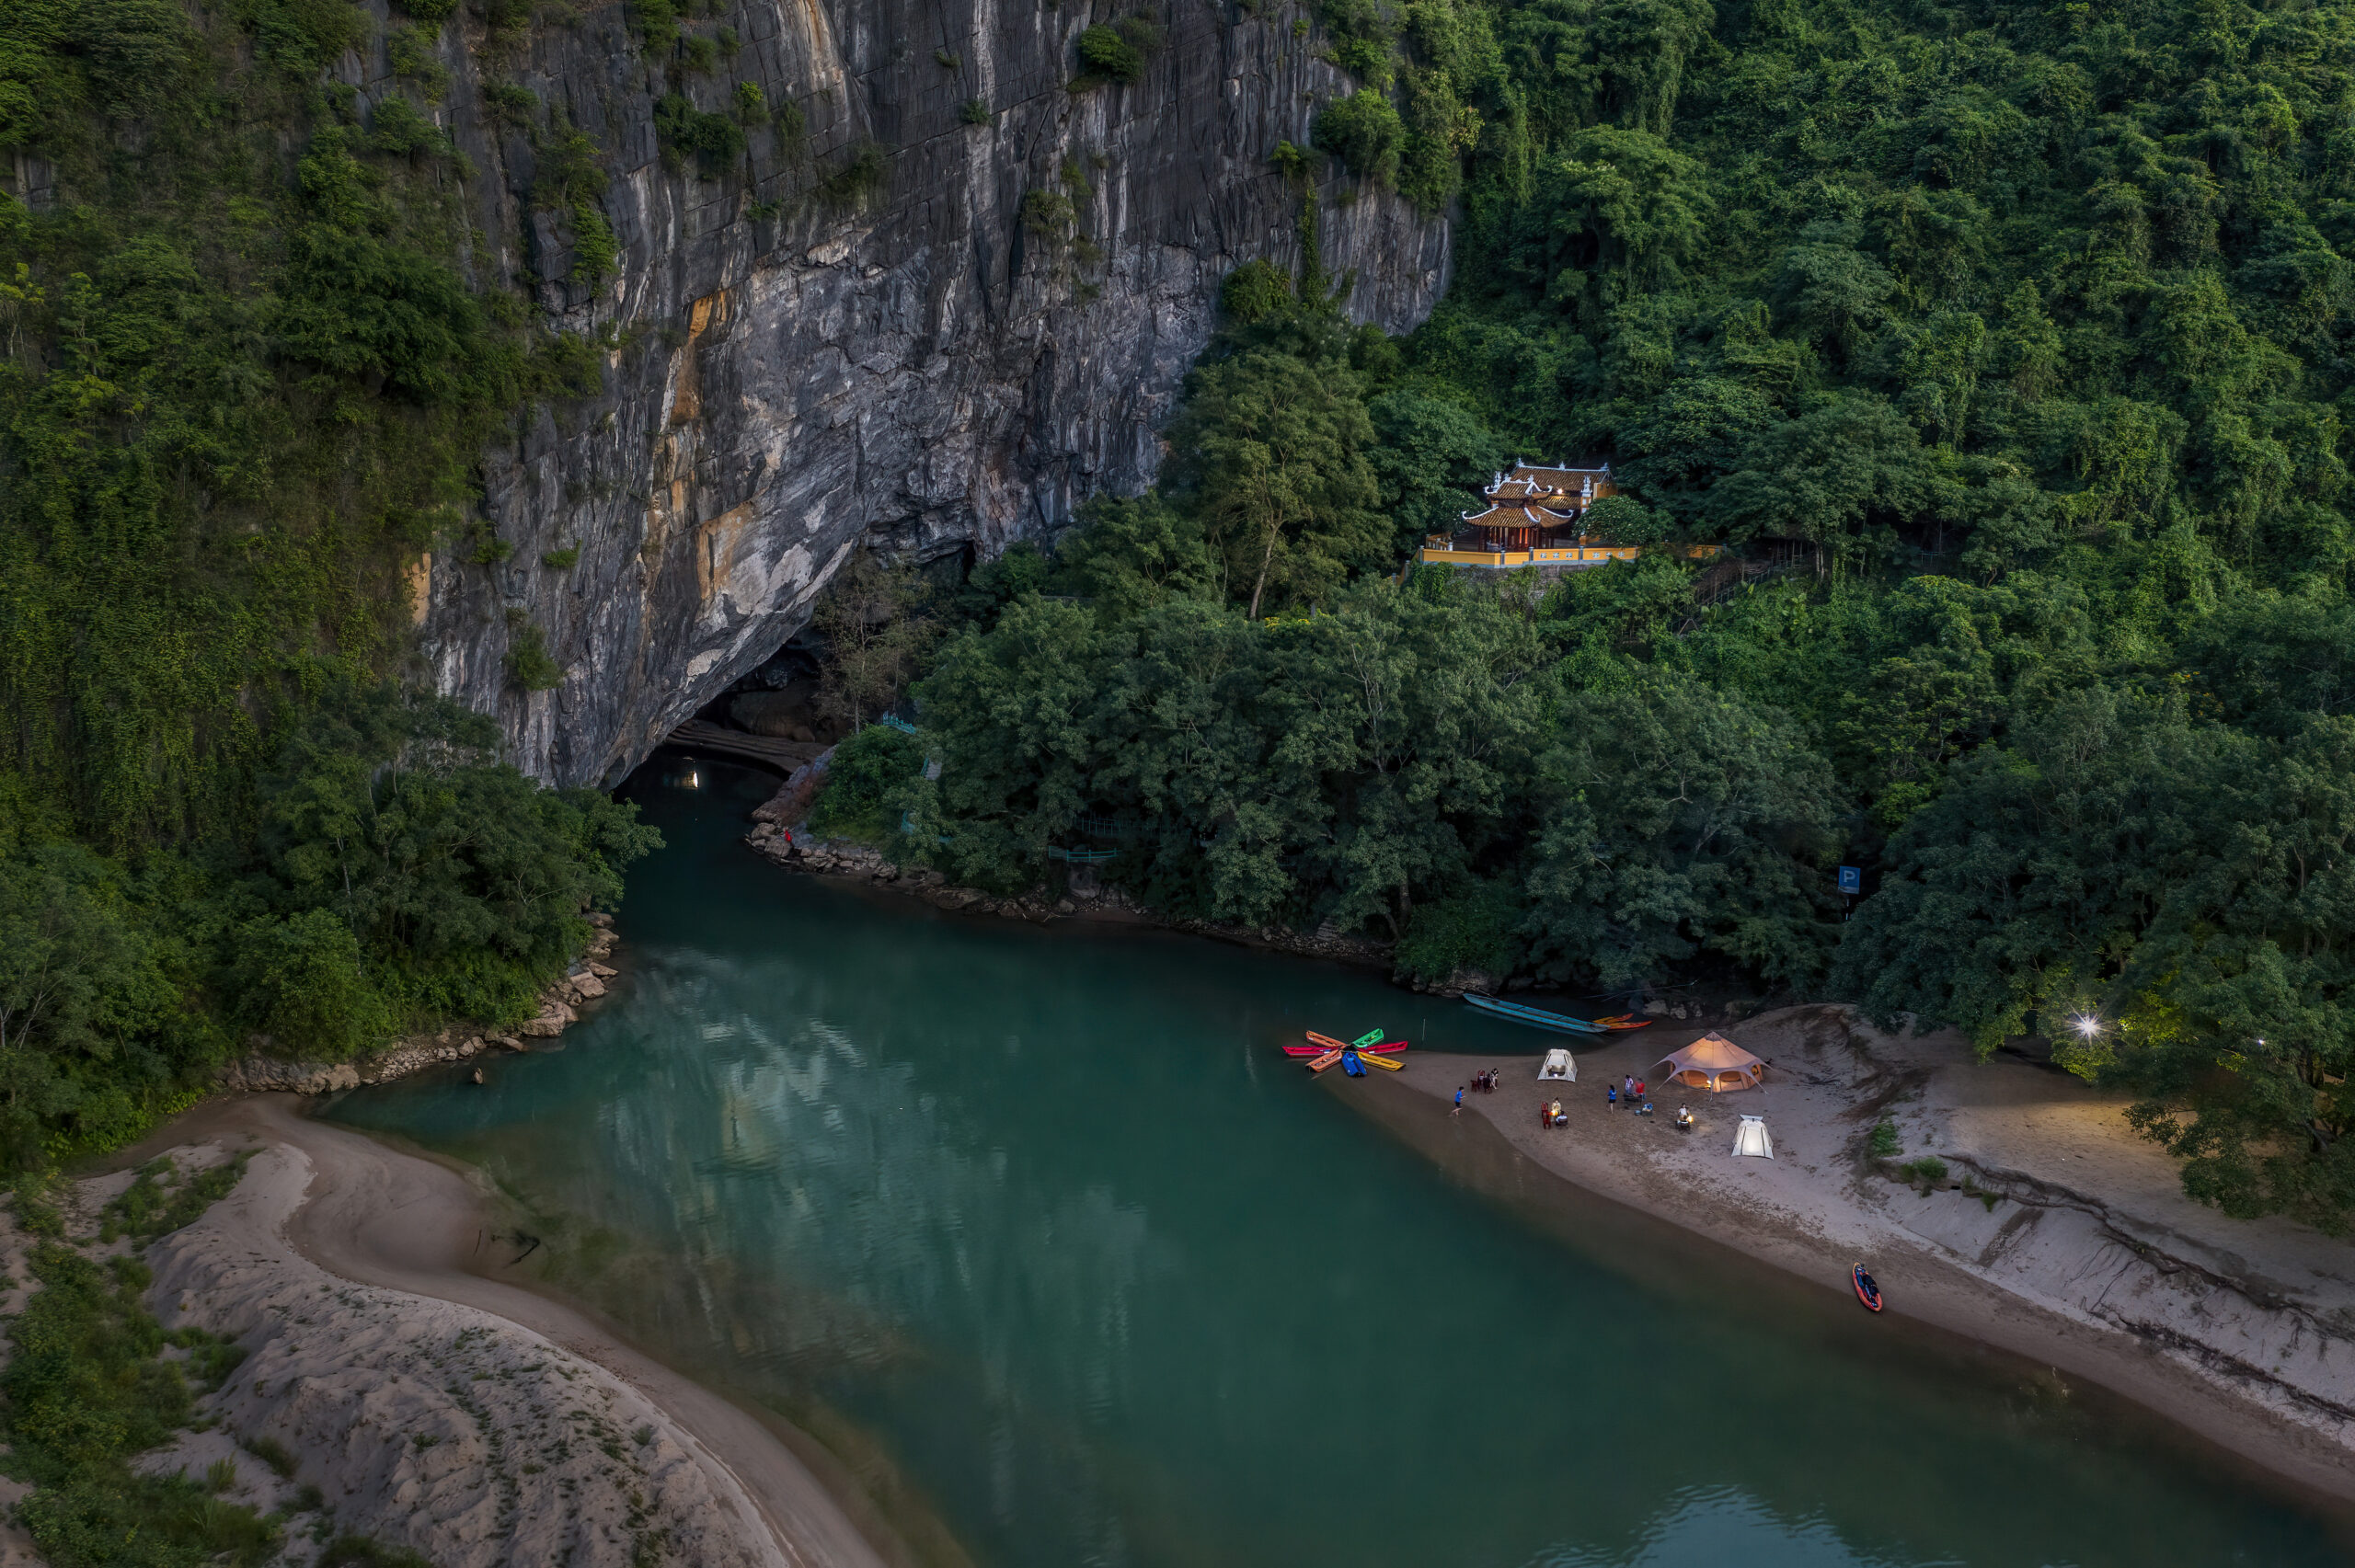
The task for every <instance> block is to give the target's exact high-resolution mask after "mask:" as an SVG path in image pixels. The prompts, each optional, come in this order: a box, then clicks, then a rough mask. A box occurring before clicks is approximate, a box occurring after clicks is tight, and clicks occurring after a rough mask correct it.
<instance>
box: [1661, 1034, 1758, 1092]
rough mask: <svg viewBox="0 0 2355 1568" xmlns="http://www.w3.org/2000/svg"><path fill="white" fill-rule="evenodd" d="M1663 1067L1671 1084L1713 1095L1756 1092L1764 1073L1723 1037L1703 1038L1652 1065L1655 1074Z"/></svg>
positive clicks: (1756, 1061) (1749, 1055) (1754, 1059)
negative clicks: (1724, 1091) (1731, 1090)
mask: <svg viewBox="0 0 2355 1568" xmlns="http://www.w3.org/2000/svg"><path fill="white" fill-rule="evenodd" d="M1663 1067H1665V1068H1667V1069H1668V1076H1669V1078H1670V1079H1671V1081H1672V1082H1678V1083H1683V1084H1687V1085H1689V1086H1691V1087H1692V1088H1694V1089H1706V1090H1707V1091H1709V1093H1712V1094H1715V1093H1718V1092H1719V1091H1721V1090H1727V1089H1755V1088H1757V1087H1758V1079H1759V1075H1760V1074H1761V1073H1763V1072H1764V1071H1765V1070H1766V1064H1765V1063H1764V1062H1763V1061H1760V1060H1759V1059H1757V1058H1756V1057H1754V1056H1752V1055H1751V1054H1750V1053H1749V1052H1748V1051H1746V1050H1743V1049H1742V1048H1741V1047H1740V1046H1737V1045H1735V1044H1734V1043H1733V1042H1732V1041H1731V1040H1729V1039H1727V1038H1726V1037H1725V1036H1723V1035H1704V1036H1701V1037H1700V1038H1699V1039H1697V1040H1695V1041H1694V1042H1693V1043H1692V1044H1691V1045H1689V1046H1687V1047H1684V1048H1683V1050H1681V1051H1671V1052H1670V1053H1669V1054H1668V1055H1667V1056H1664V1057H1662V1058H1660V1060H1658V1061H1656V1062H1654V1063H1653V1064H1652V1070H1654V1071H1658V1070H1660V1069H1661V1068H1663Z"/></svg>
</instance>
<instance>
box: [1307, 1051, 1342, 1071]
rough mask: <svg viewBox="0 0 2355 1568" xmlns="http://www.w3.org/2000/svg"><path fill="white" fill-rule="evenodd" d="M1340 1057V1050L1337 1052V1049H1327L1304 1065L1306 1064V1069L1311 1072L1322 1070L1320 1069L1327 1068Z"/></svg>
mask: <svg viewBox="0 0 2355 1568" xmlns="http://www.w3.org/2000/svg"><path fill="white" fill-rule="evenodd" d="M1340 1059H1341V1053H1340V1052H1338V1051H1327V1052H1326V1053H1325V1054H1324V1055H1323V1056H1320V1057H1317V1058H1316V1059H1314V1060H1313V1061H1310V1062H1308V1063H1307V1064H1306V1065H1307V1068H1308V1070H1309V1071H1311V1072H1322V1071H1324V1070H1326V1069H1327V1068H1328V1067H1331V1066H1332V1065H1333V1064H1334V1063H1336V1062H1338V1061H1339V1060H1340Z"/></svg>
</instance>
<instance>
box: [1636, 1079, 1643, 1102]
mask: <svg viewBox="0 0 2355 1568" xmlns="http://www.w3.org/2000/svg"><path fill="white" fill-rule="evenodd" d="M1643 1097H1644V1081H1643V1080H1642V1079H1640V1078H1638V1079H1637V1080H1636V1098H1637V1099H1638V1100H1640V1099H1642V1098H1643Z"/></svg>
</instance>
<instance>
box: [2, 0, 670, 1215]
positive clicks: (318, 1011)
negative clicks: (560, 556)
mask: <svg viewBox="0 0 2355 1568" xmlns="http://www.w3.org/2000/svg"><path fill="white" fill-rule="evenodd" d="M410 11H411V14H412V15H419V12H418V9H417V7H414V6H412V7H410ZM0 16H5V17H6V21H5V24H0V38H5V40H6V42H5V44H0V147H5V148H6V149H7V150H8V151H9V153H10V154H11V155H12V156H13V157H14V158H15V159H16V160H17V164H16V166H17V169H18V170H19V171H22V173H23V177H25V178H26V179H28V180H29V181H30V182H31V186H33V187H39V188H40V189H39V191H38V197H39V199H38V200H32V201H29V202H28V201H22V200H17V199H15V198H14V197H12V196H7V195H0V328H5V335H4V336H0V585H5V586H0V704H5V711H6V715H7V731H6V743H5V747H0V1168H12V1167H15V1166H18V1165H22V1164H27V1163H35V1162H40V1161H41V1160H43V1159H44V1158H47V1157H50V1156H52V1155H54V1154H57V1153H59V1152H63V1151H64V1150H70V1149H73V1148H76V1147H87V1146H92V1145H100V1144H105V1143H109V1142H112V1141H116V1140H119V1139H122V1138H124V1137H127V1136H131V1135H132V1134H134V1133H136V1132H137V1131H138V1130H140V1129H141V1128H142V1127H144V1126H145V1125H147V1124H148V1123H149V1122H150V1121H152V1120H153V1118H154V1117H155V1116H156V1115H158V1114H160V1113H161V1112H163V1111H165V1110H167V1109H169V1108H171V1107H172V1106H174V1105H176V1104H180V1103H183V1102H184V1101H185V1100H186V1099H187V1098H188V1097H189V1096H190V1095H191V1094H192V1093H194V1092H196V1091H197V1090H198V1089H200V1088H201V1085H203V1084H204V1083H205V1082H207V1081H208V1078H209V1075H210V1072H211V1070H212V1069H213V1066H214V1065H215V1064H217V1063H218V1062H219V1061H220V1060H221V1059H223V1058H224V1056H225V1055H228V1054H230V1053H232V1052H235V1051H241V1050H243V1049H245V1048H247V1045H248V1043H249V1042H252V1041H253V1040H254V1039H255V1037H256V1036H260V1037H262V1038H263V1039H264V1040H265V1041H267V1042H274V1043H275V1045H276V1047H278V1048H281V1049H284V1050H287V1051H289V1052H293V1053H300V1054H305V1055H308V1054H319V1055H330V1056H331V1055H341V1054H348V1053H349V1052H350V1051H352V1050H355V1049H359V1048H362V1047H366V1046H370V1045H373V1044H376V1043H378V1042H380V1041H382V1040H383V1039H384V1038H385V1036H387V1035H388V1034H389V1033H391V1032H392V1031H393V1030H395V1029H396V1028H399V1027H402V1026H404V1025H408V1024H417V1023H422V1022H427V1021H431V1020H433V1019H436V1018H438V1017H442V1016H451V1015H455V1016H460V1017H470V1018H477V1019H482V1020H486V1021H489V1020H500V1019H509V1018H512V1017H514V1016H515V1015H517V1014H518V1013H519V1012H524V1011H527V1008H528V1001H529V999H530V997H531V995H532V993H533V991H534V990H535V989H536V987H537V986H538V985H539V984H540V983H542V982H544V981H545V980H546V979H548V978H550V977H551V976H552V975H553V974H554V973H557V972H560V970H561V968H562V967H563V965H564V964H565V962H566V961H567V959H568V958H569V956H570V954H571V953H572V952H573V951H576V950H577V948H578V944H579V943H580V941H581V940H582V939H583V935H584V933H585V931H586V927H585V925H584V924H583V923H582V922H581V921H580V911H581V910H582V909H583V908H584V907H585V905H586V903H587V902H588V901H590V900H597V899H603V900H608V901H609V900H611V899H612V898H615V897H616V896H617V895H618V892H619V883H618V880H617V877H616V876H615V873H616V871H617V870H618V868H619V867H620V865H622V864H626V862H627V860H628V859H630V858H631V857H632V856H633V855H635V854H637V853H642V851H643V849H644V847H645V845H646V843H647V841H648V840H649V834H647V833H646V832H645V831H644V830H640V829H638V828H637V827H636V826H635V825H634V822H633V821H632V818H631V812H630V811H629V810H628V809H627V808H622V807H615V806H613V805H612V804H611V803H610V802H607V801H605V800H603V798H602V797H599V796H594V795H587V794H583V793H574V794H570V795H554V794H551V793H549V792H546V791H544V790H540V789H538V788H536V787H535V786H534V785H533V784H530V782H529V781H527V780H525V779H523V777H522V776H521V775H520V774H518V773H515V771H514V770H513V769H512V768H510V767H507V766H505V765H503V764H502V763H500V761H498V758H497V756H496V732H495V729H494V728H493V727H492V726H491V725H490V724H489V722H488V720H486V719H483V718H480V717H478V716H476V715H465V714H459V713H455V712H452V711H449V710H448V709H447V708H446V706H445V705H442V704H433V703H430V702H424V701H421V700H419V699H416V698H413V697H409V696H405V695H403V694H401V692H400V688H399V685H398V679H399V677H400V676H402V675H403V674H404V673H405V672H406V669H405V663H404V660H405V658H406V657H407V652H408V626H409V615H408V591H407V588H406V584H405V579H404V572H405V569H406V568H407V567H408V566H409V565H410V564H411V563H413V562H414V561H415V559H416V558H417V556H418V554H419V552H420V551H421V550H424V549H426V548H428V547H429V546H431V547H435V548H438V549H439V550H440V551H441V552H442V554H443V555H444V556H445V558H447V557H454V556H470V557H472V559H473V560H474V561H475V562H477V563H479V564H482V565H495V564H496V563H497V562H498V561H499V560H500V558H502V556H503V555H504V547H503V546H502V545H501V544H500V542H499V541H498V540H496V539H495V538H493V537H490V536H489V535H488V532H487V531H485V530H484V528H483V527H482V525H481V524H480V522H479V521H478V512H477V509H476V506H475V501H474V492H475V490H476V489H477V472H476V471H477V463H478V462H479V457H480V453H481V452H482V450H483V448H484V446H485V445H486V443H488V441H490V440H491V439H492V438H493V437H494V436H496V435H497V433H498V432H499V430H500V428H501V425H502V422H503V421H504V420H506V419H508V418H511V416H512V415H513V413H514V412H515V411H516V410H517V409H518V408H520V407H522V406H525V405H527V404H528V403H529V402H531V401H532V400H534V399H539V398H562V397H564V396H567V395H574V394H578V393H580V392H583V391H587V390H592V389H593V388H594V387H595V385H596V383H597V377H598V369H597V361H598V351H597V349H595V347H594V346H592V345H591V344H589V343H588V342H587V341H586V340H584V339H581V338H577V337H563V336H558V335H552V334H548V333H546V332H543V331H540V330H538V329H536V328H535V327H534V326H531V325H530V320H529V317H530V313H529V312H528V310H527V309H526V308H525V306H524V303H523V300H522V299H521V297H520V296H519V295H518V294H517V293H515V292H512V291H511V290H509V289H507V288H505V287H503V286H493V285H488V284H486V283H484V282H483V281H481V280H480V275H481V273H482V272H483V270H484V265H483V258H481V257H479V256H478V255H477V252H476V240H475V237H474V235H472V234H471V233H470V231H469V228H468V220H467V214H466V212H465V211H464V210H463V208H462V206H461V204H460V196H459V192H460V189H461V187H462V183H463V181H464V179H465V177H466V175H467V173H468V172H469V171H467V170H466V168H465V161H464V160H463V159H462V158H460V157H459V156H458V155H457V154H456V153H455V151H454V148H453V146H452V144H451V143H450V140H449V138H448V137H447V136H446V135H445V134H444V133H443V132H441V131H440V130H438V129H437V128H436V127H435V126H434V125H433V124H432V122H431V119H430V118H429V117H428V115H427V113H426V110H425V104H426V102H427V101H428V100H430V99H431V97H432V96H433V95H434V94H435V93H436V92H437V91H438V90H439V86H438V84H442V83H446V72H444V71H443V69H442V66H441V65H440V64H439V63H437V55H438V52H439V51H440V49H441V48H442V40H441V37H440V36H439V35H440V33H441V31H442V27H441V23H442V20H443V19H444V17H446V8H445V11H444V16H443V17H431V18H424V19H421V20H420V21H419V22H416V23H410V24H404V25H403V26H402V28H401V29H399V32H398V35H397V36H396V37H394V38H393V39H391V40H389V49H390V54H391V58H392V62H393V65H394V67H395V70H396V73H397V74H398V76H399V78H400V80H401V83H402V86H400V87H399V89H398V90H395V91H389V92H383V93H380V94H379V95H378V97H377V100H376V101H375V102H374V103H373V106H369V107H367V108H365V109H363V108H362V102H361V100H360V98H359V97H357V95H355V94H354V93H352V92H351V90H350V89H349V88H347V87H342V86H337V85H335V84H333V83H331V82H329V81H327V78H326V76H325V74H324V73H325V70H326V68H327V66H328V65H329V64H331V63H333V62H335V61H336V60H337V59H338V58H339V57H340V56H342V55H343V54H344V53H345V52H347V51H348V50H350V49H352V48H355V47H362V46H368V47H373V43H372V42H371V40H370V37H369V34H370V31H371V23H370V20H369V18H368V17H367V15H366V13H364V12H362V11H361V10H359V9H356V8H354V7H352V6H349V5H345V4H342V3H340V0H330V3H327V4H318V3H304V0H289V3H281V0H264V3H261V4H256V5H244V6H233V7H230V8H228V9H227V10H225V11H217V12H209V13H197V12H190V11H184V10H183V9H182V8H181V7H179V6H173V5H166V4H146V3H142V0H121V3H115V4H99V5H65V4H58V3H54V0H12V3H11V4H9V5H7V6H6V7H5V9H4V10H0ZM523 98H525V99H528V98H529V95H528V94H525V95H523ZM512 107H513V108H514V109H515V110H516V112H519V113H522V114H523V115H524V116H525V117H526V120H529V117H530V115H531V109H530V106H529V104H528V103H524V104H520V105H515V106H512ZM563 130H564V128H562V127H556V128H552V130H551V132H550V136H551V141H552V147H551V156H550V158H549V160H548V165H547V166H548V170H549V171H550V173H551V177H554V178H558V179H560V180H563V181H565V183H564V184H563V189H561V190H559V191H557V196H560V197H561V198H562V200H563V201H564V204H565V205H566V206H567V208H568V210H569V211H571V212H573V214H574V216H573V223H574V227H575V229H576V230H577V231H580V232H582V233H587V232H589V231H592V230H596V229H599V228H601V227H602V224H603V219H602V218H601V217H598V216H597V215H596V212H595V200H594V199H595V196H596V193H597V191H598V190H599V189H602V177H592V176H593V175H594V169H593V166H592V165H588V164H587V163H586V162H585V159H584V158H583V156H581V155H580V150H579V149H578V148H576V147H573V145H572V142H573V141H576V140H578V138H577V133H575V136H574V137H573V138H572V139H569V140H568V139H567V138H566V137H564V136H563V135H562V134H561V132H562V131H563ZM534 133H535V134H536V133H537V132H536V131H535V132H534ZM576 166H578V167H576ZM583 168H585V170H586V172H581V169H583ZM567 169H573V170H574V172H573V173H572V174H571V175H570V176H569V177H568V176H566V173H565V171H566V170H567ZM28 189H30V187H28ZM555 199H556V198H555V197H552V198H551V200H555ZM592 237H593V235H592ZM607 237H608V241H609V240H610V235H609V233H608V235H607ZM526 630H528V628H527V629H526ZM518 646H519V647H536V646H537V645H536V643H535V642H534V640H533V639H532V638H530V637H529V636H528V635H525V636H519V638H518ZM542 662H543V663H545V662H546V660H545V656H543V657H542ZM536 674H537V672H536V671H534V670H518V671H517V681H518V684H520V685H524V686H530V685H534V684H539V683H543V682H542V681H539V680H536V679H534V676H535V675H536Z"/></svg>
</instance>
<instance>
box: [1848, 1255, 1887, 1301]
mask: <svg viewBox="0 0 2355 1568" xmlns="http://www.w3.org/2000/svg"><path fill="white" fill-rule="evenodd" d="M1848 1280H1849V1283H1850V1284H1852V1285H1854V1286H1855V1288H1856V1299H1857V1300H1859V1301H1862V1302H1863V1303H1864V1304H1865V1310H1867V1311H1871V1312H1878V1311H1879V1310H1880V1287H1879V1286H1878V1285H1876V1284H1874V1283H1873V1276H1871V1275H1869V1274H1867V1273H1866V1272H1865V1265H1863V1264H1858V1265H1856V1266H1855V1267H1854V1268H1852V1269H1850V1270H1849V1271H1848Z"/></svg>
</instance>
